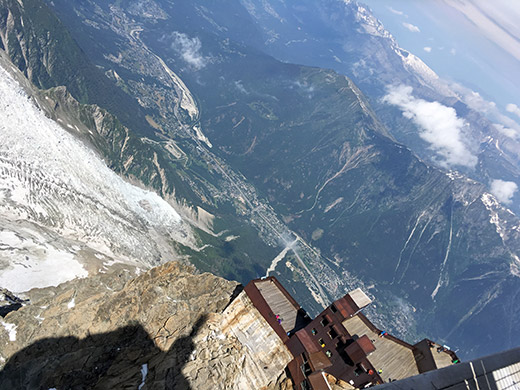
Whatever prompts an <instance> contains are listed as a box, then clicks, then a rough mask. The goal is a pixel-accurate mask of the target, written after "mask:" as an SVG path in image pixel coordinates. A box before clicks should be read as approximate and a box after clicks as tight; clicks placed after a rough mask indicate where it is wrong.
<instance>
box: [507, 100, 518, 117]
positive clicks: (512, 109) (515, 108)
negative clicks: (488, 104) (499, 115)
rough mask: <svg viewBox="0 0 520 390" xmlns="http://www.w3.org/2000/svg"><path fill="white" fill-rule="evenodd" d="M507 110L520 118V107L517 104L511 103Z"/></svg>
mask: <svg viewBox="0 0 520 390" xmlns="http://www.w3.org/2000/svg"><path fill="white" fill-rule="evenodd" d="M506 110H507V111H508V112H510V113H512V114H515V115H517V116H519V117H520V107H518V106H517V105H516V104H513V103H509V104H508V105H507V106H506Z"/></svg>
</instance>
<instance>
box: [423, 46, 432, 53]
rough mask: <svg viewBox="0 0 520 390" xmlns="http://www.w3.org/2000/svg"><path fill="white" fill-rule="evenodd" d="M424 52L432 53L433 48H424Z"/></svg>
mask: <svg viewBox="0 0 520 390" xmlns="http://www.w3.org/2000/svg"><path fill="white" fill-rule="evenodd" d="M423 50H424V51H425V52H426V53H431V51H432V48H431V47H430V46H425V47H423Z"/></svg>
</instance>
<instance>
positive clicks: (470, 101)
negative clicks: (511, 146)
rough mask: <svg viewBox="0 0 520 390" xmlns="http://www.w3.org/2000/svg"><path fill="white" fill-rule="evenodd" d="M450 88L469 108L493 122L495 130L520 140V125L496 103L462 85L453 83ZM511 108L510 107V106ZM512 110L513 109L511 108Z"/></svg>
mask: <svg viewBox="0 0 520 390" xmlns="http://www.w3.org/2000/svg"><path fill="white" fill-rule="evenodd" d="M450 87H451V88H452V89H453V91H455V92H456V93H457V94H458V95H459V97H460V98H461V99H462V101H463V102H464V103H466V104H467V105H468V107H469V108H471V109H472V110H475V111H477V112H480V113H481V114H483V115H485V116H486V117H487V118H488V119H489V120H491V121H492V122H495V123H493V124H494V126H495V128H496V129H497V130H498V131H500V132H501V133H502V134H504V135H506V136H508V137H509V138H513V139H518V138H520V125H519V124H518V123H517V122H515V121H514V120H513V119H511V118H510V117H508V116H507V115H504V114H503V113H502V112H500V110H499V109H498V108H497V105H496V103H495V102H490V101H488V100H486V99H484V98H483V97H482V96H481V95H480V94H479V93H478V92H475V91H472V90H471V89H469V88H466V87H464V86H463V85H461V84H457V83H452V84H451V85H450ZM508 106H509V105H508ZM510 108H512V107H510Z"/></svg>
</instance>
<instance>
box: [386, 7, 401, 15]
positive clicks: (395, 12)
mask: <svg viewBox="0 0 520 390" xmlns="http://www.w3.org/2000/svg"><path fill="white" fill-rule="evenodd" d="M386 8H388V9H389V10H390V12H392V13H394V14H396V15H404V12H403V11H399V10H397V9H394V8H392V7H391V6H388V7H386Z"/></svg>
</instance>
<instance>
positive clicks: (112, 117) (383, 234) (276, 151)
mask: <svg viewBox="0 0 520 390" xmlns="http://www.w3.org/2000/svg"><path fill="white" fill-rule="evenodd" d="M5 1H7V0H4V3H5ZM26 3H27V4H29V3H33V4H39V7H45V6H44V5H43V4H42V3H41V2H38V0H26V1H25V2H24V4H26ZM224 3H225V7H224V8H223V9H221V11H218V9H219V7H220V6H222V5H223V4H224ZM243 3H244V5H245V8H242V7H241V5H240V4H239V3H238V2H222V1H219V2H215V3H212V4H206V3H205V2H204V4H199V3H198V2H196V1H194V2H189V3H184V4H178V3H171V2H166V1H153V0H147V1H145V2H142V1H134V0H124V1H111V2H108V3H107V2H104V1H94V0H88V1H61V0H54V1H53V2H49V4H51V5H52V7H53V9H54V10H56V12H57V15H58V16H59V18H60V20H61V21H62V22H63V23H64V25H65V26H67V27H68V31H69V32H70V34H71V36H72V38H73V41H72V42H73V44H74V45H75V44H76V43H75V42H77V43H78V44H79V46H80V47H81V49H78V50H79V53H80V54H81V56H82V57H81V58H83V59H85V61H89V62H90V61H91V62H92V64H94V65H95V66H96V67H94V69H97V70H98V71H99V72H100V73H101V74H102V73H103V72H104V75H106V77H105V76H103V77H104V78H103V77H102V78H100V80H102V81H103V84H104V85H105V84H106V85H108V86H109V87H110V88H115V89H117V88H120V90H119V91H118V92H117V93H118V94H119V93H121V91H124V93H126V95H125V96H126V97H125V99H130V101H131V104H132V105H133V106H132V107H134V106H136V104H138V105H139V107H137V108H136V109H135V110H133V111H130V112H128V111H125V115H128V116H129V117H130V118H133V116H134V115H135V117H136V118H137V119H136V123H139V122H138V120H139V118H140V117H144V118H145V121H146V123H147V124H148V125H147V126H145V127H146V128H145V127H140V126H137V125H135V126H134V125H133V123H132V121H131V120H129V121H126V120H125V119H124V117H123V118H119V114H118V113H117V112H115V111H112V110H111V107H110V105H108V104H105V103H103V102H101V101H98V102H96V101H94V100H91V96H90V95H88V99H87V100H86V101H85V100H82V98H81V96H79V95H75V93H74V92H73V91H74V89H73V88H72V87H71V86H69V85H68V84H66V85H65V87H66V88H62V87H59V85H57V84H53V85H45V87H46V88H49V87H54V88H52V89H49V90H46V91H42V92H40V93H39V94H37V95H38V97H37V99H38V101H40V106H41V107H42V108H43V109H44V110H45V111H46V112H47V113H48V115H50V116H52V117H55V118H56V119H61V120H62V121H64V127H65V128H67V123H68V124H70V126H72V127H73V128H74V126H77V127H78V129H79V131H77V133H78V134H76V136H77V137H79V138H81V139H83V140H84V141H86V142H88V143H89V144H90V145H91V146H93V147H95V148H97V151H98V152H99V153H100V154H101V155H102V156H103V157H104V158H106V159H107V161H109V163H110V166H111V167H112V168H114V169H115V170H116V171H117V172H119V173H121V174H122V175H124V176H125V177H126V178H127V179H130V180H136V181H138V182H140V183H144V184H145V185H148V186H150V187H152V188H154V190H155V191H156V192H157V193H159V194H161V195H162V196H163V197H164V198H166V199H168V200H169V201H170V204H172V205H174V206H175V207H176V210H177V212H178V214H179V216H180V217H181V219H182V221H183V222H186V224H187V225H189V226H190V229H191V231H193V232H194V234H195V235H196V237H197V239H195V243H196V244H197V245H191V246H190V245H189V244H188V243H186V242H183V241H182V240H178V241H177V244H175V243H173V244H172V247H173V249H174V250H176V251H177V253H179V254H181V255H188V256H189V258H190V260H191V261H192V262H193V263H194V264H195V265H196V266H197V267H199V268H200V269H202V270H211V271H213V272H216V273H219V274H221V275H224V276H227V277H228V278H230V279H238V280H240V281H242V282H247V281H248V280H249V279H251V278H252V277H254V276H259V275H262V274H264V272H266V269H268V272H276V273H277V274H278V275H280V278H281V279H282V280H283V281H284V284H286V285H287V286H288V288H289V290H290V291H291V292H292V293H293V294H294V295H295V296H298V298H299V301H300V302H301V303H302V304H303V305H304V306H305V307H306V308H307V309H309V311H311V312H314V313H315V312H317V311H318V310H319V309H320V307H321V306H323V305H324V304H326V303H328V301H330V299H331V298H337V297H339V296H341V295H342V294H343V293H344V292H345V291H346V290H349V289H351V288H352V287H358V286H364V287H365V289H367V290H369V292H370V293H371V294H372V295H374V296H375V297H376V299H377V302H379V303H378V305H379V307H378V310H377V311H378V313H379V314H378V315H379V316H380V317H379V318H380V320H381V321H384V322H382V323H385V324H393V326H392V327H393V330H395V331H396V332H398V333H400V334H401V335H405V337H406V338H407V339H410V340H413V339H415V338H418V337H419V336H420V335H422V334H423V333H428V334H429V335H430V336H431V337H434V338H436V339H439V340H444V341H445V342H448V343H449V344H450V345H451V346H452V347H460V348H461V352H460V355H461V356H465V354H466V355H467V356H472V355H474V354H485V353H489V352H491V351H495V350H500V349H505V348H507V347H508V346H511V345H512V344H513V343H514V341H515V339H514V337H515V334H517V333H518V332H519V331H520V328H519V327H520V313H519V309H518V307H517V305H516V304H515V299H516V297H517V296H518V294H519V292H520V271H519V267H520V265H519V263H520V259H519V257H518V253H519V251H520V237H519V234H520V228H519V226H520V222H519V221H518V219H517V218H516V216H515V215H514V214H512V213H511V212H509V211H508V210H506V209H504V208H503V207H502V206H501V205H500V204H499V203H498V202H497V201H496V200H495V198H494V197H493V196H492V195H490V194H488V193H487V192H486V188H485V186H484V185H482V184H479V183H478V182H475V181H473V180H470V179H467V178H466V177H464V176H462V175H460V174H458V173H456V172H452V171H444V170H440V169H437V168H434V167H432V166H430V165H428V164H426V163H425V162H423V161H421V160H420V159H418V158H417V157H416V156H415V155H414V154H413V153H412V151H411V150H410V149H408V148H407V147H405V146H403V145H400V144H398V143H396V142H395V141H394V140H393V139H392V137H391V136H390V134H389V133H388V131H387V128H385V127H384V126H383V125H382V124H381V122H380V120H379V119H378V116H377V115H376V113H375V112H374V110H372V108H371V107H370V104H369V102H368V100H367V99H366V98H365V97H364V95H363V93H362V92H361V90H360V89H359V88H358V87H356V85H354V83H353V82H352V81H351V80H350V79H348V78H347V77H345V76H343V75H341V74H339V73H336V72H334V71H332V70H325V69H320V68H310V67H306V66H301V65H293V64H290V63H284V62H280V61H278V60H276V59H275V58H273V57H270V56H269V55H266V54H264V53H262V51H261V50H259V49H261V48H262V46H261V45H260V43H261V42H264V39H263V34H264V33H265V30H264V29H263V28H264V27H263V25H262V24H258V25H255V23H252V21H253V20H260V19H261V18H260V17H259V14H257V13H255V12H253V11H254V9H255V8H254V4H253V2H249V1H248V2H246V1H244V2H243ZM339 3H341V4H343V6H345V4H346V5H348V6H349V7H350V6H352V5H353V4H354V3H353V2H346V3H345V4H344V2H337V3H334V4H336V5H337V6H338V7H339ZM5 4H6V5H5V6H4V12H3V13H2V15H3V20H6V22H5V23H3V24H1V25H0V27H1V28H0V30H1V31H2V34H3V35H2V36H10V37H16V40H17V41H18V42H21V43H23V44H20V45H19V46H20V47H28V46H35V47H36V48H43V49H44V48H46V47H47V46H48V45H41V46H40V43H41V41H40V40H37V39H36V40H34V41H31V40H27V36H28V35H30V34H33V35H31V36H34V35H36V36H37V34H38V33H37V31H31V30H30V29H28V28H27V27H25V26H27V24H28V23H25V22H24V23H17V22H16V23H15V22H13V20H17V19H16V18H14V17H13V15H15V12H14V11H12V10H11V8H12V9H17V10H18V12H22V13H23V10H27V11H28V10H30V9H31V8H29V7H27V8H24V7H22V6H19V5H17V4H20V3H18V2H16V4H15V3H14V2H12V3H9V4H7V3H5ZM262 4H263V6H262V9H263V10H264V11H265V12H267V13H268V14H269V15H270V17H273V18H275V19H276V20H278V21H279V22H280V20H279V19H283V18H281V17H280V15H279V14H277V12H276V10H275V9H274V6H273V7H269V6H268V5H269V3H268V2H263V3H262ZM284 4H285V3H284ZM325 4H329V5H330V4H332V2H325ZM307 6H308V4H307ZM5 7H8V11H7V12H5ZM226 7H234V8H232V10H233V12H224V10H226V9H228V8H226ZM340 9H343V10H344V8H340ZM348 9H351V8H348ZM358 11H359V10H358ZM360 12H361V11H360ZM361 14H362V13H361ZM25 15H27V17H29V16H31V15H32V19H30V20H31V23H32V24H37V23H40V21H39V18H38V17H37V15H36V14H34V13H32V14H29V15H28V14H25ZM262 15H263V14H262ZM316 15H321V14H320V13H319V12H318V13H316ZM331 15H332V13H331ZM352 15H354V14H352ZM352 15H351V18H352V17H354V16H352ZM358 16H359V15H358ZM253 17H254V18H253ZM337 17H338V18H339V20H341V21H343V22H344V23H345V24H349V23H354V22H352V21H351V19H348V18H343V19H342V17H341V14H339V15H337ZM354 19H355V17H354ZM232 20H240V25H243V27H244V29H245V30H244V34H243V35H242V36H240V35H239V34H238V31H239V30H238V29H235V28H231V27H229V28H228V27H227V26H231V21H232ZM269 20H270V19H269ZM367 20H371V19H367ZM357 22H359V20H358V21H357ZM55 23H59V22H58V21H56V20H55V22H53V24H52V25H53V26H54V25H55ZM226 23H227V24H226ZM259 23H260V22H259ZM280 23H282V22H280ZM284 23H285V22H284ZM284 23H282V25H284V26H286V24H284ZM60 26H61V24H60ZM247 26H250V27H247ZM246 27H247V28H246ZM351 27H352V26H351ZM374 28H375V30H374V31H372V33H373V34H369V35H370V36H378V35H377V34H380V35H381V37H382V38H384V39H386V38H388V37H387V36H386V35H385V32H384V31H382V30H380V28H379V27H378V25H377V24H376V25H374ZM61 29H62V30H65V27H64V26H61ZM62 30H60V31H62ZM269 31H271V30H269ZM356 31H357V30H356ZM283 34H285V32H283V31H277V30H272V37H271V38H272V39H273V42H276V41H277V40H278V39H279V37H280V36H282V37H283V36H285V35H283ZM60 36H61V34H60V35H59V36H57V37H55V39H56V40H57V41H59V40H60ZM24 37H25V38H24ZM12 39H14V38H12ZM4 41H5V39H4ZM29 42H33V44H28V43H29ZM4 47H5V44H4ZM309 49H310V48H309ZM13 50H14V49H13ZM39 50H40V49H39ZM7 52H8V54H9V55H10V56H11V59H16V58H17V57H16V55H14V54H13V53H16V52H17V51H16V50H14V51H10V50H8V51H7ZM22 52H24V51H23V50H22ZM36 53H42V52H41V51H38V50H36ZM44 53H48V55H50V57H51V58H53V60H55V61H58V60H59V58H55V57H54V56H53V54H52V52H48V51H44ZM83 53H85V54H83ZM318 53H319V52H318ZM347 53H348V51H347ZM377 53H378V52H377V51H375V52H374V53H372V54H374V55H376V54H377ZM80 54H78V55H80ZM29 63H31V62H29ZM18 66H19V68H21V70H24V66H22V65H20V64H18ZM31 69H34V71H35V72H37V67H34V68H31ZM26 74H27V75H29V73H28V72H26ZM82 74H83V75H86V74H87V73H85V72H84V73H82ZM85 77H87V76H85ZM96 77H97V76H96ZM32 79H34V77H33V78H32ZM85 80H86V81H85V82H86V83H87V84H89V78H88V77H87V78H86V79H85ZM374 80H375V78H374ZM66 82H67V83H69V84H70V80H69V81H66ZM361 85H362V86H363V83H361ZM381 85H382V84H381ZM109 87H106V88H109ZM382 90H383V89H380V90H379V91H380V93H382V92H381V91H382ZM367 91H368V93H369V94H372V91H371V89H370V88H369V86H367ZM371 96H375V95H371ZM80 101H81V103H80ZM128 107H131V106H130V103H129V105H128ZM107 110H108V111H107ZM378 111H379V113H380V114H381V115H382V118H383V119H386V118H385V113H384V112H382V111H381V110H378ZM399 115H400V113H399ZM143 129H144V130H143ZM150 129H153V130H150ZM69 130H70V132H71V133H73V134H74V129H69ZM94 130H95V131H94ZM150 131H151V132H150ZM90 132H92V133H90ZM67 139H68V138H67ZM127 139H128V140H129V142H130V145H131V147H127V146H126V145H128V144H127V143H126V140H127ZM118 151H120V153H118ZM13 158H14V157H12V156H10V160H11V159H13ZM178 205H182V206H183V207H177V206H178ZM168 230H170V229H168ZM167 233H169V232H167ZM161 237H164V235H161ZM197 250H198V251H197ZM276 253H279V255H278V256H276ZM275 256H276V257H275ZM273 258H274V260H273V261H272V262H271V260H272V259H273ZM372 317H373V318H376V315H373V316H372ZM490 318H493V319H494V321H493V322H492V321H490Z"/></svg>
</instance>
